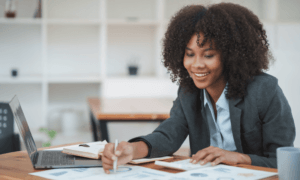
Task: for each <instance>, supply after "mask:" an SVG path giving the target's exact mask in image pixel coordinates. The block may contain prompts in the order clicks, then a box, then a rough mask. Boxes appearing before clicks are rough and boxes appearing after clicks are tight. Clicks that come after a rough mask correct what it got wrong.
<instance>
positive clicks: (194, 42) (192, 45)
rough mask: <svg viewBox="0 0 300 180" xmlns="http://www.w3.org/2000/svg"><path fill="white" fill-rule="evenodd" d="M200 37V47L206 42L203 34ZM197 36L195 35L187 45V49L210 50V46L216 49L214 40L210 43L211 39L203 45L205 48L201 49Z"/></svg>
mask: <svg viewBox="0 0 300 180" xmlns="http://www.w3.org/2000/svg"><path fill="white" fill-rule="evenodd" d="M199 35H200V37H199V45H200V44H201V43H202V41H203V40H204V34H203V33H202V32H200V33H199ZM197 39H198V37H197V34H196V33H195V34H193V35H192V37H191V39H190V41H189V42H188V44H187V47H189V48H205V49H206V48H210V46H212V48H213V47H214V42H213V40H211V41H209V39H208V40H207V41H206V42H205V44H204V45H203V47H199V46H198V45H197Z"/></svg>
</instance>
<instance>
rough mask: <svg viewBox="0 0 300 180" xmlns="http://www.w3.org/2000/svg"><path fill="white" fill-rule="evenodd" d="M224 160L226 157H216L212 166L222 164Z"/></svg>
mask: <svg viewBox="0 0 300 180" xmlns="http://www.w3.org/2000/svg"><path fill="white" fill-rule="evenodd" d="M223 160H224V158H222V157H218V158H216V159H215V160H214V161H213V162H212V163H211V165H212V166H215V165H218V164H220V163H221V162H223Z"/></svg>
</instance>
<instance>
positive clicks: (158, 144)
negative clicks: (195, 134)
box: [129, 87, 189, 158]
mask: <svg viewBox="0 0 300 180" xmlns="http://www.w3.org/2000/svg"><path fill="white" fill-rule="evenodd" d="M180 92H181V87H179V88H178V93H177V94H178V96H177V98H176V99H175V101H173V107H172V108H171V111H170V118H168V119H166V120H164V121H163V122H162V123H161V124H160V125H159V126H158V127H157V128H156V129H155V130H154V131H153V132H152V133H151V134H148V135H146V136H140V137H136V138H133V139H130V140H129V142H136V141H144V142H145V143H146V144H147V145H148V147H149V153H148V156H147V157H150V158H153V157H160V156H167V155H171V154H173V153H174V152H176V151H177V150H178V149H179V148H180V146H181V145H182V143H183V142H184V140H185V139H186V137H187V135H188V132H189V130H188V125H187V121H186V117H185V115H184V112H183V109H182V106H181V102H180V98H181V97H180V94H181V93H180Z"/></svg>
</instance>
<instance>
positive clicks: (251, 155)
mask: <svg viewBox="0 0 300 180" xmlns="http://www.w3.org/2000/svg"><path fill="white" fill-rule="evenodd" d="M163 47H164V49H163V56H164V61H163V62H164V65H165V67H167V68H168V71H170V72H171V78H172V81H173V82H175V81H176V80H178V82H179V85H180V86H179V89H178V97H177V98H176V100H175V101H174V104H173V107H172V109H171V111H170V118H169V119H167V120H165V121H164V122H163V123H162V124H161V125H160V126H159V127H158V128H157V129H155V130H154V131H153V133H151V134H149V135H147V136H142V137H137V138H134V139H131V140H130V141H129V142H121V143H120V144H119V145H118V147H117V151H116V152H115V154H114V153H113V152H114V151H113V147H114V144H112V143H109V144H107V145H106V146H105V150H104V153H103V154H104V155H103V157H102V160H103V168H104V170H105V172H106V173H109V169H112V165H113V160H115V158H116V156H118V165H121V164H125V163H127V162H129V161H130V160H132V159H137V158H143V157H157V156H165V155H171V154H172V153H174V152H175V151H176V150H178V149H179V148H180V146H181V145H182V143H183V142H184V140H185V138H186V137H187V135H189V140H190V148H191V153H192V157H191V162H192V163H198V162H201V163H202V164H205V163H207V162H212V165H217V164H219V163H224V164H229V165H235V164H239V163H243V164H252V165H257V166H266V167H276V166H277V163H276V148H278V147H281V146H293V142H294V139H295V125H294V120H293V117H292V113H291V109H290V106H289V104H288V102H287V100H286V98H285V96H284V94H283V92H282V90H281V88H280V87H279V86H278V82H277V79H276V78H275V77H273V76H271V75H268V74H266V73H264V72H263V71H264V70H267V69H268V67H269V63H270V61H271V60H273V58H272V55H271V53H270V52H269V48H268V41H267V36H266V33H265V30H264V29H263V26H262V24H261V22H260V21H259V19H258V18H257V16H256V15H254V14H253V13H252V12H251V11H249V10H248V9H246V8H245V7H242V6H239V5H236V4H231V3H221V4H215V5H212V6H210V7H208V8H205V7H203V6H201V5H192V6H186V7H184V8H182V9H181V10H180V11H179V12H177V13H176V14H175V16H174V17H172V19H171V22H170V24H169V26H168V29H167V32H166V33H165V38H164V41H163Z"/></svg>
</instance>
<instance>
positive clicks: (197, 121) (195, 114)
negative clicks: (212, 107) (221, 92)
mask: <svg viewBox="0 0 300 180" xmlns="http://www.w3.org/2000/svg"><path fill="white" fill-rule="evenodd" d="M202 96H203V92H202V90H201V89H199V90H197V91H195V92H193V93H187V94H186V95H185V96H184V98H182V108H183V110H184V112H185V113H186V114H187V120H188V121H189V128H190V129H189V131H190V136H192V137H193V138H192V139H191V141H192V142H190V144H191V151H192V154H194V153H196V152H197V151H199V150H201V149H203V148H206V147H208V146H209V145H210V134H209V128H208V124H207V120H206V117H205V111H204V108H203V97H202Z"/></svg>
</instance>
